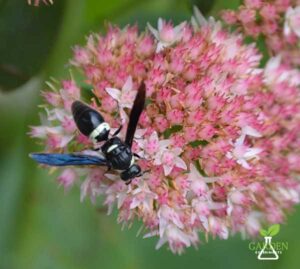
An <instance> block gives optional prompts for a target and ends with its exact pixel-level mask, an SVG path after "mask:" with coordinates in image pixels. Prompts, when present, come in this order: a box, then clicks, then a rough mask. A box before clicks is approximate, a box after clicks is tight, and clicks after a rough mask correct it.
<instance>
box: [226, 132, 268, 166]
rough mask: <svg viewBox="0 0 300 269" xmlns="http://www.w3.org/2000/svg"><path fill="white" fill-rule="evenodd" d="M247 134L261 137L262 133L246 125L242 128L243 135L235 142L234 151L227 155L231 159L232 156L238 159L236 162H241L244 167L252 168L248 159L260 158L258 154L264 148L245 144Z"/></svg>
mask: <svg viewBox="0 0 300 269" xmlns="http://www.w3.org/2000/svg"><path fill="white" fill-rule="evenodd" d="M246 135H249V136H253V137H261V134H260V133H259V132H258V131H256V130H255V129H253V128H252V127H250V126H245V127H244V128H243V129H242V134H241V136H240V137H239V138H238V139H237V140H236V141H235V143H234V144H233V146H234V148H233V150H232V152H228V153H227V154H226V156H227V158H229V159H232V158H234V159H236V162H237V163H238V164H240V165H241V166H242V167H244V168H245V169H250V168H251V166H250V165H249V164H248V162H247V161H249V160H252V159H259V156H258V154H259V153H261V152H262V149H260V148H251V147H248V146H246V145H244V141H245V138H246Z"/></svg>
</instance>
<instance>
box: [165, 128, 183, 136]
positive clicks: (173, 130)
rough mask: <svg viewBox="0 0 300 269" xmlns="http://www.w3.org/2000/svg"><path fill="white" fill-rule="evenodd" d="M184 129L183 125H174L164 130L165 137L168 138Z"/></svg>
mask: <svg viewBox="0 0 300 269" xmlns="http://www.w3.org/2000/svg"><path fill="white" fill-rule="evenodd" d="M181 130H182V125H173V126H172V127H171V128H169V129H167V130H165V131H164V138H165V139H168V138H169V137H170V136H171V134H173V133H176V132H179V131H181Z"/></svg>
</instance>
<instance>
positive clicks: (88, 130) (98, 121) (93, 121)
mask: <svg viewBox="0 0 300 269" xmlns="http://www.w3.org/2000/svg"><path fill="white" fill-rule="evenodd" d="M72 113H73V118H74V121H75V123H76V125H77V128H78V129H79V131H80V132H81V133H82V134H84V135H85V136H89V137H90V138H91V139H93V141H95V142H99V141H103V140H107V139H108V135H109V131H110V127H109V124H108V123H106V122H104V118H103V117H102V116H101V114H100V113H99V112H98V111H96V110H95V109H93V108H91V107H89V106H87V105H86V104H84V103H82V102H80V101H75V102H73V104H72Z"/></svg>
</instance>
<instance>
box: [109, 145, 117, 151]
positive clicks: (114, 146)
mask: <svg viewBox="0 0 300 269" xmlns="http://www.w3.org/2000/svg"><path fill="white" fill-rule="evenodd" d="M117 147H118V145H112V146H110V147H109V148H108V150H107V152H111V151H113V150H114V149H115V148H117Z"/></svg>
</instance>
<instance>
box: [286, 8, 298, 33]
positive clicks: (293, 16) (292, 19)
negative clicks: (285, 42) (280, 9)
mask: <svg viewBox="0 0 300 269" xmlns="http://www.w3.org/2000/svg"><path fill="white" fill-rule="evenodd" d="M283 32H284V34H285V35H286V36H288V35H290V34H292V33H294V34H295V35H297V36H298V37H300V6H297V7H295V8H292V7H289V8H288V9H287V11H286V13H285V22H284V28H283Z"/></svg>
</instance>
